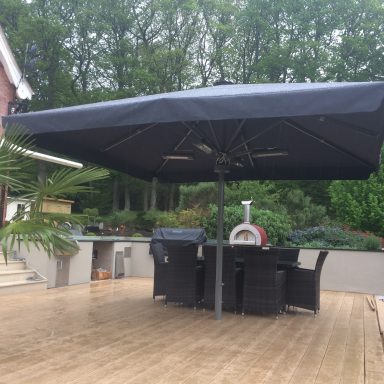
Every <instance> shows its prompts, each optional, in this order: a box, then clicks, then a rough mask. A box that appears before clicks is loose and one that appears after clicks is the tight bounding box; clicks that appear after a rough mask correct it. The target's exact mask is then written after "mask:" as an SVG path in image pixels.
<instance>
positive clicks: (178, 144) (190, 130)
mask: <svg viewBox="0 0 384 384" xmlns="http://www.w3.org/2000/svg"><path fill="white" fill-rule="evenodd" d="M188 129H189V130H188V132H187V133H186V134H185V136H184V137H183V138H182V139H181V140H180V141H179V142H178V143H177V144H176V145H175V146H174V147H173V149H172V151H177V150H178V149H179V148H180V147H181V146H182V145H183V143H184V141H185V140H187V138H188V137H189V135H190V134H191V133H192V132H193V130H192V129H191V128H188ZM168 161H169V159H165V160H164V161H163V162H162V164H161V165H160V167H159V168H157V169H156V171H155V174H158V173H159V172H160V171H161V170H162V169H163V168H164V167H165V165H166V164H167V163H168Z"/></svg>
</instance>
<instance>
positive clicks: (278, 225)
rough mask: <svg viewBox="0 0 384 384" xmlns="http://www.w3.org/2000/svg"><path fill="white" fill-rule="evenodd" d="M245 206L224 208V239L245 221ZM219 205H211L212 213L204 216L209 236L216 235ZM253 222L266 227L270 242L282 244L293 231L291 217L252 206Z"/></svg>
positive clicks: (204, 225)
mask: <svg viewBox="0 0 384 384" xmlns="http://www.w3.org/2000/svg"><path fill="white" fill-rule="evenodd" d="M243 214H244V211H243V208H242V207H241V206H226V207H225V209H224V239H229V235H230V233H231V231H232V229H233V228H234V227H235V226H236V225H239V224H241V223H242V222H243ZM216 222H217V207H216V206H214V205H211V206H210V215H208V216H207V217H204V218H203V220H202V225H203V227H204V228H205V230H206V232H207V236H208V238H211V239H214V238H215V237H216ZM251 222H252V223H254V224H256V225H259V226H260V227H262V228H264V230H265V231H266V233H267V236H268V241H269V243H271V244H273V245H281V244H284V243H285V240H286V238H287V236H288V234H289V233H290V232H291V226H290V223H289V219H288V217H287V216H286V215H284V214H279V213H276V212H271V211H267V210H262V209H256V208H254V207H251Z"/></svg>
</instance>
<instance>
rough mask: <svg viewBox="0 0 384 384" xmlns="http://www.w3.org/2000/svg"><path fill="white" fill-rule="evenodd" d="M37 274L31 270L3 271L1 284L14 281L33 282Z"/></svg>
mask: <svg viewBox="0 0 384 384" xmlns="http://www.w3.org/2000/svg"><path fill="white" fill-rule="evenodd" d="M35 276H37V275H36V272H35V271H33V270H31V269H24V270H20V271H19V270H17V271H12V270H11V271H1V272H0V283H6V282H12V281H23V280H27V281H29V280H33V279H34V278H35Z"/></svg>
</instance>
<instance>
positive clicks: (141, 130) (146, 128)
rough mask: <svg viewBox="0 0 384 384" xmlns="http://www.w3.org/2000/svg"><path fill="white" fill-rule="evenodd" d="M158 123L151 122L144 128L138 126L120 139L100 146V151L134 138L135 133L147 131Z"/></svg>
mask: <svg viewBox="0 0 384 384" xmlns="http://www.w3.org/2000/svg"><path fill="white" fill-rule="evenodd" d="M157 124H158V123H153V124H150V125H148V126H147V127H145V128H138V129H137V130H136V131H135V132H133V133H132V134H130V135H128V136H126V137H124V138H122V139H119V140H118V141H115V142H113V143H112V144H109V145H107V146H105V147H104V148H102V149H101V150H100V151H101V152H106V151H109V150H110V149H112V148H115V147H117V146H118V145H120V144H122V143H124V142H126V141H128V140H131V139H132V138H134V137H135V136H137V135H140V134H141V133H144V132H145V131H148V129H151V128H153V127H155V126H156V125H157Z"/></svg>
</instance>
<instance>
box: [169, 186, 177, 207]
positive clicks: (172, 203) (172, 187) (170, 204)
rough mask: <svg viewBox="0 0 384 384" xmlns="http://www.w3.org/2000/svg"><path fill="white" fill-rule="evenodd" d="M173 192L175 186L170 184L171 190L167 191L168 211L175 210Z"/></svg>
mask: <svg viewBox="0 0 384 384" xmlns="http://www.w3.org/2000/svg"><path fill="white" fill-rule="evenodd" d="M175 191H176V185H175V184H174V183H172V184H171V190H170V191H169V202H168V211H174V210H175Z"/></svg>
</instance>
